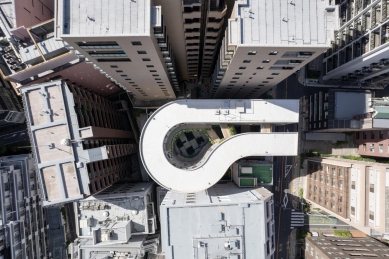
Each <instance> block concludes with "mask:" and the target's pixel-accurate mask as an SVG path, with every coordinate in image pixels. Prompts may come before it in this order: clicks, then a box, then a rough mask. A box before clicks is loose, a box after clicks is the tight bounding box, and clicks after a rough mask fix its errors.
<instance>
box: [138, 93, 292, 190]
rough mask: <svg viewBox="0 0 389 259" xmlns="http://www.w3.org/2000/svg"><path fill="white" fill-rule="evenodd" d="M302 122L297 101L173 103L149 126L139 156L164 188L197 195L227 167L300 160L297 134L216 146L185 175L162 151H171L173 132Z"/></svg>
mask: <svg viewBox="0 0 389 259" xmlns="http://www.w3.org/2000/svg"><path fill="white" fill-rule="evenodd" d="M242 104H243V105H244V108H243V110H242ZM298 121H299V101H298V100H179V101H174V102H170V103H168V104H166V105H164V106H162V107H161V108H159V109H158V110H157V111H156V112H154V113H153V115H152V116H151V117H150V118H149V120H148V121H147V122H146V124H145V126H144V128H143V132H142V135H141V140H140V156H141V159H142V162H143V165H144V167H145V169H146V171H147V172H148V174H149V175H150V176H151V177H152V178H153V179H154V180H155V181H156V182H157V183H158V184H160V185H161V186H163V187H164V188H166V189H168V190H175V191H179V192H198V191H201V190H204V189H207V188H209V187H211V186H212V185H214V184H215V183H216V182H217V181H219V180H220V178H221V177H222V176H223V175H224V173H225V172H226V171H227V169H228V167H229V166H230V165H231V164H232V163H234V162H235V161H237V160H238V159H241V158H242V157H248V156H295V155H297V145H298V134H297V133H289V132H288V133H245V134H238V135H234V136H232V137H230V138H228V139H226V140H224V141H223V142H221V143H220V144H216V145H213V146H212V147H211V148H212V150H211V151H210V152H207V154H206V155H205V156H204V158H203V159H202V162H201V164H199V165H198V166H197V167H196V168H192V169H189V170H185V169H181V168H177V167H176V166H174V165H173V164H172V163H171V162H170V161H169V160H168V159H169V158H168V157H169V156H168V155H169V154H168V152H166V151H165V150H164V147H166V145H170V144H169V143H167V139H168V137H167V135H169V133H170V132H171V131H172V130H173V129H174V128H176V127H177V126H181V125H183V124H184V125H185V124H211V125H212V124H220V123H228V124H261V123H270V124H272V123H273V124H286V123H296V122H298ZM187 128H190V125H187ZM286 143H288V145H285V144H286Z"/></svg>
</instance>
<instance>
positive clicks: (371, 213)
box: [369, 210, 374, 220]
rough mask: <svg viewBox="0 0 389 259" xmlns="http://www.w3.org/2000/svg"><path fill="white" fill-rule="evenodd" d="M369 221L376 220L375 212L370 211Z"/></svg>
mask: <svg viewBox="0 0 389 259" xmlns="http://www.w3.org/2000/svg"><path fill="white" fill-rule="evenodd" d="M369 219H370V220H374V211H371V210H369Z"/></svg>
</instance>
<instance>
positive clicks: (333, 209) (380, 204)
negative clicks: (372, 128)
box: [306, 158, 389, 237]
mask: <svg viewBox="0 0 389 259" xmlns="http://www.w3.org/2000/svg"><path fill="white" fill-rule="evenodd" d="M307 165H308V169H307V170H308V175H307V177H308V178H307V186H306V189H307V190H308V191H307V194H306V198H307V199H308V200H309V201H310V202H311V203H312V205H313V207H315V208H320V209H322V210H323V211H325V212H327V213H329V214H330V215H333V216H335V217H337V218H339V219H341V220H343V221H344V222H347V223H348V224H350V225H351V226H353V227H355V228H356V229H358V230H360V231H362V232H364V233H365V234H367V235H370V236H378V237H381V236H382V235H385V234H388V233H389V222H388V218H389V207H388V206H387V204H388V203H387V200H388V197H389V181H388V179H389V173H388V172H389V171H388V166H387V165H386V164H379V163H370V162H363V161H354V160H346V159H337V158H309V159H308V160H307Z"/></svg>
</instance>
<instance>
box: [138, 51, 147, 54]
mask: <svg viewBox="0 0 389 259" xmlns="http://www.w3.org/2000/svg"><path fill="white" fill-rule="evenodd" d="M138 54H147V53H146V51H144V50H138Z"/></svg>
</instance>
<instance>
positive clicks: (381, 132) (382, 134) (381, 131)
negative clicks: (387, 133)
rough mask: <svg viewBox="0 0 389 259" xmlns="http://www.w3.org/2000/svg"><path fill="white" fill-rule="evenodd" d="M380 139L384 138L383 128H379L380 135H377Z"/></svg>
mask: <svg viewBox="0 0 389 259" xmlns="http://www.w3.org/2000/svg"><path fill="white" fill-rule="evenodd" d="M379 138H380V139H384V131H383V130H380V136H379Z"/></svg>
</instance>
